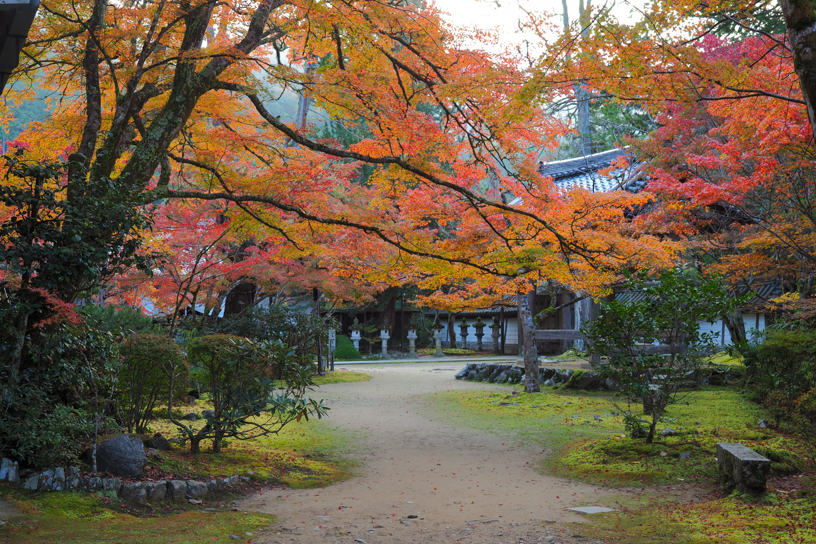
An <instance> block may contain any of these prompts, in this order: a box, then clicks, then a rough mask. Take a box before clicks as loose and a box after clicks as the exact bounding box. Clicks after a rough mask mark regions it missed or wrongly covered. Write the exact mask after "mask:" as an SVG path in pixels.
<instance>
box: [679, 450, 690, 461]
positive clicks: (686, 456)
mask: <svg viewBox="0 0 816 544" xmlns="http://www.w3.org/2000/svg"><path fill="white" fill-rule="evenodd" d="M677 458H678V459H691V454H690V453H689V452H687V451H681V452H680V455H678V456H677Z"/></svg>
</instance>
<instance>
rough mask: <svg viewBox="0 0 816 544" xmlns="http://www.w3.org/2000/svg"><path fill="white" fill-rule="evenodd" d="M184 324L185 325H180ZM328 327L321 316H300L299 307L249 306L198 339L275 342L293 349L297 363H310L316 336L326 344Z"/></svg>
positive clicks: (313, 358) (205, 330)
mask: <svg viewBox="0 0 816 544" xmlns="http://www.w3.org/2000/svg"><path fill="white" fill-rule="evenodd" d="M182 325H185V323H182ZM327 331H328V324H327V323H326V322H325V321H324V320H323V318H322V317H319V316H316V315H314V314H312V313H304V312H303V310H302V309H300V308H292V307H290V306H285V305H271V306H269V307H267V308H259V307H253V308H249V309H247V310H246V311H244V312H242V313H240V314H238V315H231V316H227V317H224V318H223V319H220V320H219V321H218V322H217V323H214V324H209V325H207V326H205V327H203V328H202V329H201V330H200V331H199V333H200V335H201V336H210V335H219V334H226V335H233V336H239V337H242V338H248V339H250V340H253V341H256V342H264V341H267V340H268V341H273V342H274V341H278V342H281V343H282V344H284V345H286V346H290V347H291V348H293V349H294V351H295V355H296V356H297V357H298V358H299V359H301V361H313V360H315V358H316V357H317V337H318V335H319V336H320V338H321V340H322V342H323V349H324V352H325V348H326V345H327V342H328V333H327Z"/></svg>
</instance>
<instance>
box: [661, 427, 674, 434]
mask: <svg viewBox="0 0 816 544" xmlns="http://www.w3.org/2000/svg"><path fill="white" fill-rule="evenodd" d="M660 436H677V431H675V430H674V429H672V428H671V427H666V428H665V429H663V430H662V431H660Z"/></svg>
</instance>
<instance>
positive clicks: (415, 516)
mask: <svg viewBox="0 0 816 544" xmlns="http://www.w3.org/2000/svg"><path fill="white" fill-rule="evenodd" d="M417 517H419V516H417V515H416V514H411V515H410V516H408V519H417Z"/></svg>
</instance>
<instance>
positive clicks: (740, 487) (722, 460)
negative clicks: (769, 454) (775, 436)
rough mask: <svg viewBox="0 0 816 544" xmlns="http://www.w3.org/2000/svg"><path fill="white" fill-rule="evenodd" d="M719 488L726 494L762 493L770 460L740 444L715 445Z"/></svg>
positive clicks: (725, 443)
mask: <svg viewBox="0 0 816 544" xmlns="http://www.w3.org/2000/svg"><path fill="white" fill-rule="evenodd" d="M717 465H718V467H719V469H720V486H721V487H722V488H723V490H725V491H726V492H731V491H733V490H734V489H736V490H737V491H739V492H740V493H764V492H765V484H766V481H767V479H768V473H769V472H770V470H771V460H770V459H766V458H765V457H763V456H761V455H760V454H758V453H757V452H755V451H754V450H752V449H750V448H747V447H745V446H743V445H742V444H732V443H727V442H720V443H718V444H717Z"/></svg>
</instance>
